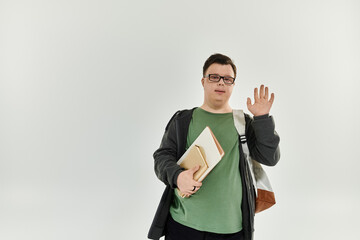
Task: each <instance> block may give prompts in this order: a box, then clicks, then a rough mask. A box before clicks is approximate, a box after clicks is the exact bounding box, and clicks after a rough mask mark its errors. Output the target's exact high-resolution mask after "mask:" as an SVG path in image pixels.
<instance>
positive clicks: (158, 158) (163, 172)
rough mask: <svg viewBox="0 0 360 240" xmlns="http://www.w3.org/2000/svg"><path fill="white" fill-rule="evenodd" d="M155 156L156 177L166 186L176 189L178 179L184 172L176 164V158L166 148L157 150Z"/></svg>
mask: <svg viewBox="0 0 360 240" xmlns="http://www.w3.org/2000/svg"><path fill="white" fill-rule="evenodd" d="M153 156H154V163H155V165H154V166H155V174H156V176H157V177H158V178H159V179H160V180H161V181H162V182H163V183H165V184H166V185H170V187H171V188H176V187H177V185H176V184H177V178H178V176H179V174H180V173H181V172H182V171H183V170H182V169H181V168H180V166H179V165H178V164H177V163H176V162H177V159H176V157H175V156H173V155H171V154H170V153H169V150H168V149H164V148H159V149H158V150H156V151H155V153H154V155H153Z"/></svg>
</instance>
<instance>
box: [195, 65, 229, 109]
mask: <svg viewBox="0 0 360 240" xmlns="http://www.w3.org/2000/svg"><path fill="white" fill-rule="evenodd" d="M208 74H218V75H220V76H222V77H233V78H234V77H235V76H234V71H233V69H232V67H231V65H221V64H218V63H213V64H211V65H210V66H209V68H208V69H207V70H206V73H205V77H203V78H202V79H201V83H202V85H203V87H204V97H205V103H206V104H208V105H209V106H212V107H216V108H219V107H222V106H224V105H225V104H227V103H228V101H229V99H230V96H231V93H232V90H233V88H234V84H235V83H234V84H232V85H227V84H225V83H224V79H223V78H222V79H220V81H219V82H210V81H209V78H208V77H206V76H207V75H208Z"/></svg>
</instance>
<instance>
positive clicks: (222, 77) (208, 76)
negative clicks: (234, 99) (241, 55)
mask: <svg viewBox="0 0 360 240" xmlns="http://www.w3.org/2000/svg"><path fill="white" fill-rule="evenodd" d="M211 75H216V76H219V77H220V78H219V80H218V81H213V80H210V76H211ZM205 78H207V79H209V81H210V82H214V83H217V82H220V80H221V79H222V80H223V82H224V83H225V84H226V85H228V86H231V85H233V84H234V83H235V78H233V77H228V76H220V75H219V74H215V73H212V74H208V75H206V76H205ZM225 78H231V79H233V82H232V83H226V82H225Z"/></svg>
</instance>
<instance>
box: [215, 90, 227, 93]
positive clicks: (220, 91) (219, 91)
mask: <svg viewBox="0 0 360 240" xmlns="http://www.w3.org/2000/svg"><path fill="white" fill-rule="evenodd" d="M215 92H216V93H225V91H224V90H215Z"/></svg>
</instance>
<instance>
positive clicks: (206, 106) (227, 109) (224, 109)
mask: <svg viewBox="0 0 360 240" xmlns="http://www.w3.org/2000/svg"><path fill="white" fill-rule="evenodd" d="M200 108H202V109H204V110H205V111H208V112H212V113H229V112H232V108H231V107H230V105H229V104H228V103H226V104H224V105H221V106H214V105H210V104H207V103H205V102H204V103H203V105H201V106H200Z"/></svg>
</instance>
